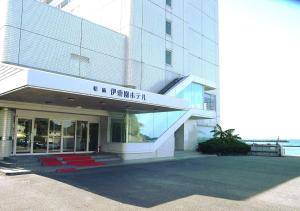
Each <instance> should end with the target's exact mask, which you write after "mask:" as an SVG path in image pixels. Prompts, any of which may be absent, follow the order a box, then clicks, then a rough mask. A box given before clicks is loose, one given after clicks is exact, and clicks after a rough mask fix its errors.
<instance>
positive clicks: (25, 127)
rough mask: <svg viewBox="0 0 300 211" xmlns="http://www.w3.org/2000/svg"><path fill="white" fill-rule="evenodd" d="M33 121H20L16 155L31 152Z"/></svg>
mask: <svg viewBox="0 0 300 211" xmlns="http://www.w3.org/2000/svg"><path fill="white" fill-rule="evenodd" d="M31 132H32V120H31V119H18V124H17V143H16V153H30V152H31V138H32V137H31V134H32V133H31Z"/></svg>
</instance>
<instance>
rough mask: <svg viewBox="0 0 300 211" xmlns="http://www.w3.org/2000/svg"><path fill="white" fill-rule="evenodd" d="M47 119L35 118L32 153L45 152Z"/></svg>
mask: <svg viewBox="0 0 300 211" xmlns="http://www.w3.org/2000/svg"><path fill="white" fill-rule="evenodd" d="M48 125H49V120H48V119H42V118H36V119H35V121H34V131H33V132H34V139H33V153H46V152H47V139H48Z"/></svg>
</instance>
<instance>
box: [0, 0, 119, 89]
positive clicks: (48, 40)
mask: <svg viewBox="0 0 300 211" xmlns="http://www.w3.org/2000/svg"><path fill="white" fill-rule="evenodd" d="M0 8H1V13H0V20H1V22H0V24H1V25H0V49H1V54H0V56H1V57H0V61H1V62H6V63H12V64H17V65H21V66H27V67H33V68H37V69H42V70H46V71H51V72H58V73H63V74H68V75H72V76H77V77H83V78H87V79H92V80H98V81H104V82H108V83H115V84H121V85H123V84H124V80H125V72H124V69H125V57H124V56H125V54H124V48H125V36H124V35H122V34H120V33H117V32H114V31H112V30H109V29H106V28H104V27H102V26H99V25H97V24H94V23H92V22H89V21H86V20H83V19H81V18H79V17H76V16H73V15H70V14H68V13H66V12H62V11H60V10H59V9H56V8H53V7H50V6H49V5H46V4H42V3H40V2H37V1H34V0H24V1H22V0H1V1H0Z"/></svg>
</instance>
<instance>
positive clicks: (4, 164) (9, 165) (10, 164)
mask: <svg viewBox="0 0 300 211" xmlns="http://www.w3.org/2000/svg"><path fill="white" fill-rule="evenodd" d="M0 166H2V167H7V168H13V167H16V163H14V162H8V161H5V160H1V161H0Z"/></svg>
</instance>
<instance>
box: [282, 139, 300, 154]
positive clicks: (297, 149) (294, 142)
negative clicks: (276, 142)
mask: <svg viewBox="0 0 300 211" xmlns="http://www.w3.org/2000/svg"><path fill="white" fill-rule="evenodd" d="M287 141H288V142H285V143H280V145H281V146H283V148H284V151H285V155H291V156H300V140H299V139H291V140H287Z"/></svg>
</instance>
